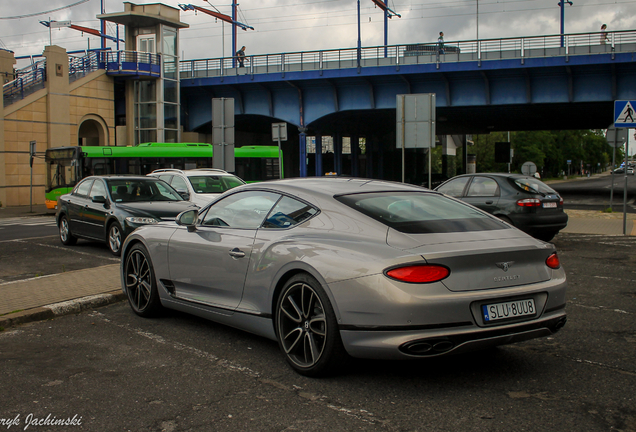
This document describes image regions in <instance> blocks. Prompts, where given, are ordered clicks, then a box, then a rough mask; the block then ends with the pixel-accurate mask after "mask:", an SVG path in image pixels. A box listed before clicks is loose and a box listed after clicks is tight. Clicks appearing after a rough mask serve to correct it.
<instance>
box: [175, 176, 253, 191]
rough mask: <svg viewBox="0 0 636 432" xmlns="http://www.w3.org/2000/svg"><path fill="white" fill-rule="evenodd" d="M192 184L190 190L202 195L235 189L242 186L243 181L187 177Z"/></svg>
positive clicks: (231, 177)
mask: <svg viewBox="0 0 636 432" xmlns="http://www.w3.org/2000/svg"><path fill="white" fill-rule="evenodd" d="M188 180H190V183H191V184H192V189H194V191H195V192H196V193H202V194H219V193H222V192H225V191H226V190H229V189H232V188H235V187H237V186H240V185H242V184H245V182H243V180H241V179H240V178H238V177H234V176H229V175H225V176H211V175H205V176H190V177H188Z"/></svg>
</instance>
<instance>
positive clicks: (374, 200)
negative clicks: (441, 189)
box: [335, 192, 509, 234]
mask: <svg viewBox="0 0 636 432" xmlns="http://www.w3.org/2000/svg"><path fill="white" fill-rule="evenodd" d="M335 199H336V200H338V201H340V202H341V203H343V204H345V205H347V206H349V207H351V208H353V209H355V210H357V211H359V212H360V213H363V214H365V215H367V216H369V217H371V218H373V219H375V220H377V221H379V222H382V223H383V224H385V225H388V226H389V227H391V228H393V229H395V230H397V231H400V232H403V233H407V234H429V233H450V232H467V231H488V230H499V229H507V228H509V227H508V226H507V225H506V224H504V223H503V222H501V221H499V220H498V219H495V218H492V217H491V216H489V215H488V214H486V213H483V212H481V211H480V210H478V209H476V208H474V207H472V206H470V205H467V204H464V203H462V202H458V201H455V200H452V199H450V198H447V197H445V196H443V195H437V194H431V193H420V192H404V193H395V192H390V193H389V192H376V193H368V194H353V195H341V196H336V197H335Z"/></svg>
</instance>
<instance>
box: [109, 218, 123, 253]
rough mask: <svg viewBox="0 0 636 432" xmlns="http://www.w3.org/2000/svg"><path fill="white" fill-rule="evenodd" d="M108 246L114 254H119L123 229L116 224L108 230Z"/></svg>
mask: <svg viewBox="0 0 636 432" xmlns="http://www.w3.org/2000/svg"><path fill="white" fill-rule="evenodd" d="M108 246H109V247H110V250H111V252H112V253H114V254H118V253H119V251H120V248H121V229H120V228H119V225H117V224H116V223H115V224H112V225H111V226H110V229H109V230H108Z"/></svg>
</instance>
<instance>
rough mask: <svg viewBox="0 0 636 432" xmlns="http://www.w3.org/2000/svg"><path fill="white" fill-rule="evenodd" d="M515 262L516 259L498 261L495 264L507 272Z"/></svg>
mask: <svg viewBox="0 0 636 432" xmlns="http://www.w3.org/2000/svg"><path fill="white" fill-rule="evenodd" d="M514 263H515V262H514V261H505V262H498V263H496V264H495V265H496V266H497V267H499V268H500V269H502V270H503V271H505V272H507V271H508V269H509V268H510V267H512V265H513V264H514Z"/></svg>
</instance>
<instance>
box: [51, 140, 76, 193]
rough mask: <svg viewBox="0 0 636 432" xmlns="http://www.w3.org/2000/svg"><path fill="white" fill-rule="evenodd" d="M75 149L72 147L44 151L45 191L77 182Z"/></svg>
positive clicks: (71, 185) (69, 185)
mask: <svg viewBox="0 0 636 432" xmlns="http://www.w3.org/2000/svg"><path fill="white" fill-rule="evenodd" d="M77 165H78V164H77V151H76V149H74V148H62V149H49V150H47V151H46V186H47V188H46V189H47V192H49V191H51V190H53V189H57V188H64V187H73V186H75V185H76V184H77V181H78V178H77V171H78V170H77Z"/></svg>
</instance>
